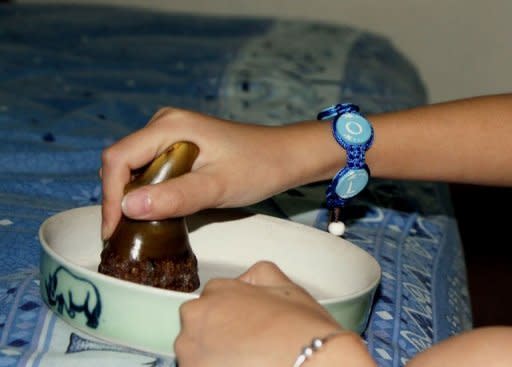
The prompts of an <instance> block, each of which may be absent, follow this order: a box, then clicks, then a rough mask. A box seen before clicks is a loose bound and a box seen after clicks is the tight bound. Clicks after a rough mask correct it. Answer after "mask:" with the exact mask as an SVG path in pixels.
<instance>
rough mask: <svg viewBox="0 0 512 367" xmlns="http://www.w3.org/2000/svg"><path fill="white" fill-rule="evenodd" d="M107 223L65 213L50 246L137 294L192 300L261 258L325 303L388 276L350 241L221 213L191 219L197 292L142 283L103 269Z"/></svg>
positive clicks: (54, 222)
mask: <svg viewBox="0 0 512 367" xmlns="http://www.w3.org/2000/svg"><path fill="white" fill-rule="evenodd" d="M100 221H101V208H100V207H99V206H90V207H82V208H76V209H72V210H69V211H66V212H62V213H59V214H57V215H55V216H53V217H51V218H49V219H48V220H47V221H45V223H44V224H43V225H42V226H41V231H40V237H41V243H42V246H43V249H44V250H45V251H46V252H48V253H49V254H50V255H51V256H52V257H54V258H55V259H57V261H59V262H60V263H62V264H63V265H66V266H68V267H71V268H75V269H80V270H81V271H82V272H85V274H86V275H87V276H88V277H91V278H92V279H94V278H97V277H100V278H109V281H111V282H114V284H115V285H116V286H118V287H129V288H130V290H131V291H132V292H133V291H134V290H135V292H139V293H144V292H162V293H164V294H166V295H168V296H169V297H179V298H184V299H187V298H190V297H194V296H197V294H199V292H200V291H201V289H202V286H203V285H204V284H205V283H206V282H207V281H208V280H209V279H211V278H213V277H236V276H238V275H240V274H241V273H242V272H244V271H245V270H246V269H247V268H248V267H250V266H251V265H252V264H254V263H255V262H257V261H259V260H269V261H273V262H275V263H276V264H277V265H278V266H279V267H280V268H281V269H282V270H283V271H284V272H285V273H286V274H287V275H288V276H289V277H290V278H291V279H292V280H294V281H295V282H297V283H298V284H300V285H301V286H303V287H304V288H305V289H306V290H308V291H309V292H310V293H311V294H312V295H313V296H314V297H315V298H316V299H317V300H318V301H319V302H320V303H323V304H328V303H332V302H340V301H344V300H349V299H351V298H354V297H357V296H359V295H361V294H364V293H367V292H370V291H371V290H372V289H374V288H375V287H376V285H377V284H378V282H379V280H380V267H379V265H378V263H377V262H376V261H375V259H374V258H373V257H371V256H370V255H369V254H368V253H366V252H365V251H363V250H361V249H360V248H359V247H357V246H355V245H353V244H351V243H349V242H348V241H346V240H344V239H342V238H339V237H335V236H333V235H331V234H329V233H326V232H323V231H320V230H318V229H315V228H311V227H308V226H305V225H302V224H297V223H293V222H291V221H287V220H282V219H278V218H274V217H269V216H265V215H259V214H247V213H241V212H238V211H231V210H217V211H208V212H204V213H200V214H197V215H194V216H191V217H189V218H187V223H188V227H189V237H190V243H191V245H192V248H193V250H194V253H195V254H196V256H197V258H198V263H199V277H200V280H201V287H200V288H199V289H198V290H197V291H195V292H194V293H193V294H186V293H181V292H172V291H167V290H160V289H156V288H152V287H148V286H143V285H135V284H132V283H128V282H126V281H121V280H118V279H114V278H110V277H106V276H104V275H103V274H99V273H98V272H97V268H98V265H99V262H100V252H101V250H102V241H101V238H100ZM135 296H136V294H135V293H134V297H135Z"/></svg>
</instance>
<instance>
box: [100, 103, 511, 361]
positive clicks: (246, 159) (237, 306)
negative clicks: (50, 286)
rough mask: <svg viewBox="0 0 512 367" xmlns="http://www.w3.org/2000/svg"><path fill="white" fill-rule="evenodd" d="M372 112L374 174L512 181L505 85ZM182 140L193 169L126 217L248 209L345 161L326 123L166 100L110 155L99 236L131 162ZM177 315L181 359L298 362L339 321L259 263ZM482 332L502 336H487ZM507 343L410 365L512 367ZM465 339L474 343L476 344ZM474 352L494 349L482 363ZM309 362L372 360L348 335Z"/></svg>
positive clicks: (507, 334)
mask: <svg viewBox="0 0 512 367" xmlns="http://www.w3.org/2000/svg"><path fill="white" fill-rule="evenodd" d="M367 118H368V119H369V120H370V121H371V122H372V124H373V127H374V129H375V142H374V145H373V147H372V148H371V149H370V150H369V151H368V153H367V162H368V165H369V166H370V168H371V171H372V175H373V176H374V177H381V178H393V179H411V180H432V181H446V182H461V183H474V184H484V185H500V186H510V185H512V164H510V162H511V161H512V144H510V141H511V140H510V137H511V136H512V123H511V122H512V95H510V94H509V95H496V96H483V97H476V98H471V99H465V100H459V101H453V102H446V103H441V104H436V105H429V106H423V107H417V108H413V109H409V110H404V111H399V112H390V113H383V114H378V115H371V116H367ZM181 140H187V141H191V142H193V143H195V144H196V145H198V147H199V149H200V154H199V157H198V159H197V160H196V162H195V163H194V166H193V167H192V172H190V173H189V174H186V175H183V176H181V177H178V178H176V179H173V180H169V181H167V182H165V183H162V184H158V185H151V186H150V187H144V188H141V189H139V190H137V191H134V192H131V193H130V195H131V197H127V198H125V200H124V205H123V211H124V213H125V214H126V215H128V216H131V217H133V218H135V219H160V218H165V217H172V216H183V215H188V214H192V213H194V212H196V211H199V210H201V209H206V208H215V207H218V208H226V207H237V206H244V205H248V204H252V203H255V202H258V201H260V200H263V199H265V198H267V197H270V196H272V195H274V194H277V193H279V192H282V191H284V190H286V189H289V188H292V187H296V186H299V185H302V184H306V183H310V182H315V181H320V180H327V179H330V178H331V177H332V176H333V175H334V174H335V173H336V172H337V171H338V170H339V169H340V168H341V167H343V165H344V164H345V152H343V150H342V148H340V147H339V145H338V144H337V143H336V142H335V140H334V138H333V137H332V132H331V126H330V124H329V123H326V122H318V121H307V122H300V123H294V124H290V125H286V126H282V127H265V126H259V125H254V124H240V123H236V122H230V121H226V120H220V119H216V118H214V117H211V116H206V115H203V114H199V113H195V112H191V111H184V110H179V109H172V108H168V109H163V110H160V111H159V112H158V113H157V114H156V115H155V116H154V117H153V118H152V119H151V121H150V122H149V123H148V125H147V126H146V127H145V128H143V129H141V130H139V131H136V132H135V133H133V134H131V135H129V136H127V137H125V138H123V139H121V140H120V141H119V142H117V143H116V144H114V145H113V146H111V147H110V148H108V149H106V150H105V151H104V153H103V157H102V159H103V165H102V182H103V203H102V204H103V205H102V234H103V236H104V238H107V237H108V236H109V235H110V234H111V233H112V230H113V229H114V228H115V226H116V224H117V222H118V220H119V218H120V216H121V208H122V205H121V203H122V200H123V189H124V186H125V185H126V183H128V182H129V181H130V179H131V173H132V171H133V170H135V169H138V168H140V167H143V166H144V165H145V164H147V163H148V162H150V161H151V160H152V159H154V158H155V157H156V156H157V155H159V154H160V153H161V152H163V151H164V150H165V149H166V148H167V147H168V146H170V145H171V144H173V143H175V142H177V141H181ZM255 273H258V274H259V273H263V274H266V275H261V274H260V275H257V276H256V275H254V274H255ZM276 274H277V275H276ZM268 277H271V279H272V280H269V279H268ZM272 277H274V278H272ZM180 315H181V322H182V331H181V333H180V335H179V337H178V339H177V340H176V345H175V348H176V352H177V355H178V358H179V361H180V366H183V367H188V366H212V367H213V366H223V367H225V366H231V365H233V366H235V365H236V366H239V365H244V366H251V365H254V366H261V365H265V366H274V365H275V366H286V365H293V362H294V358H296V357H297V355H298V353H299V352H300V348H301V347H302V346H304V345H305V344H306V343H309V341H310V340H311V339H312V338H313V337H322V336H324V335H327V334H328V333H330V332H332V331H333V330H339V329H340V328H341V326H340V325H337V324H336V322H335V321H334V320H332V319H331V318H330V317H329V315H326V313H325V310H323V308H322V307H321V306H320V305H318V303H316V302H315V301H314V299H312V297H311V296H310V295H308V294H307V293H306V292H304V291H303V290H302V289H301V288H300V287H298V286H297V285H295V284H294V283H293V282H291V281H290V280H289V279H287V278H286V276H285V275H284V274H282V272H280V271H279V270H278V269H275V268H273V265H271V264H267V263H265V264H263V265H261V264H260V265H258V264H257V266H256V268H255V269H251V270H250V271H249V272H248V273H246V274H245V275H242V276H241V278H240V279H219V280H215V281H213V282H211V283H209V284H208V285H207V286H206V288H205V290H204V292H203V293H202V294H201V296H200V297H199V298H198V299H197V300H193V301H190V302H187V303H185V304H184V305H183V307H182V309H181V312H180ZM479 340H480V341H482V340H483V341H484V342H485V341H486V340H487V341H493V340H495V342H492V343H491V342H485V343H484V345H480V344H479V343H478V341H479ZM511 341H512V331H511V329H510V328H502V329H501V328H496V329H484V330H476V331H472V332H469V333H467V334H463V335H461V336H457V337H454V338H451V339H450V340H448V341H446V342H442V343H440V344H439V345H437V346H435V347H433V348H431V349H429V350H427V351H425V352H422V353H420V354H419V355H418V356H417V357H416V358H414V359H413V360H411V362H410V365H411V366H413V367H430V366H457V365H464V366H471V367H472V366H493V367H494V366H496V367H498V366H499V367H501V366H509V365H511V363H512V362H511V361H512V355H510V352H508V350H509V349H510V348H508V345H510V343H511ZM500 343H501V344H500ZM503 343H506V344H503ZM504 345H507V347H505V346H504ZM477 347H478V348H483V349H478V348H477ZM466 348H473V350H472V353H466ZM486 348H487V349H486ZM479 351H481V352H482V353H483V352H486V354H487V351H492V353H491V352H489V354H488V355H489V359H487V360H485V361H484V360H483V359H482V357H481V356H480V354H479ZM493 353H494V354H493ZM205 356H208V359H206V357H205ZM240 358H241V359H240ZM252 361H254V364H250V363H253V362H252ZM306 363H307V364H304V366H305V367H306V366H310V367H314V366H332V365H343V366H361V367H365V366H375V364H374V362H373V361H372V360H371V358H370V356H369V354H368V352H367V350H366V349H365V346H364V345H363V344H362V342H361V339H360V338H359V337H358V336H357V335H354V334H353V333H346V334H342V335H340V336H338V337H336V338H334V339H332V340H331V341H329V342H328V344H326V345H325V347H324V348H322V350H321V351H319V352H318V353H317V355H315V356H314V357H313V358H311V359H310V360H308V361H307V362H306ZM493 363H494V364H493ZM500 363H501V364H500Z"/></svg>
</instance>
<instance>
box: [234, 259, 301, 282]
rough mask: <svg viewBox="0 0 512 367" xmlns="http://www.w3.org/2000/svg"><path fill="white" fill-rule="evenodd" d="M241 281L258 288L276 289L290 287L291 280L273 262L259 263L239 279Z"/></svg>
mask: <svg viewBox="0 0 512 367" xmlns="http://www.w3.org/2000/svg"><path fill="white" fill-rule="evenodd" d="M238 279H239V280H241V281H243V282H246V283H249V284H252V285H257V286H267V287H276V286H282V285H289V284H290V283H292V281H291V280H290V278H288V277H287V276H286V274H285V273H283V271H282V270H281V269H280V268H279V267H278V266H277V265H276V264H274V263H273V262H270V261H259V262H257V263H255V264H254V265H253V266H251V267H250V268H249V269H248V270H247V271H246V272H245V273H243V274H242V275H240V276H239V277H238Z"/></svg>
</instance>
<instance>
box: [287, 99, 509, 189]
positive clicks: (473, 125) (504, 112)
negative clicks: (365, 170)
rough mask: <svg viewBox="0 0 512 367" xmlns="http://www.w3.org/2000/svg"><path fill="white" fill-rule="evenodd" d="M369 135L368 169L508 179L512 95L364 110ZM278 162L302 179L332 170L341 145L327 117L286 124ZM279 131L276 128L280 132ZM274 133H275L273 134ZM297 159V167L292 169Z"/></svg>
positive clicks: (339, 161) (414, 176) (401, 175)
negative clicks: (284, 155)
mask: <svg viewBox="0 0 512 367" xmlns="http://www.w3.org/2000/svg"><path fill="white" fill-rule="evenodd" d="M367 118H368V119H369V120H370V121H371V122H372V124H373V127H374V130H375V142H374V144H373V146H372V147H371V149H370V150H369V151H368V152H367V162H368V165H369V167H370V169H371V172H372V175H373V176H374V177H381V178H392V179H410V180H429V181H445V182H459V183H474V184H484V185H500V186H507V185H512V164H510V162H511V160H512V139H511V138H512V95H500V96H489V97H478V98H473V99H466V100H460V101H454V102H448V103H442V104H435V105H429V106H424V107H418V108H413V109H409V110H404V111H400V112H391V113H384V114H377V115H371V116H367ZM285 131H286V135H287V136H288V137H290V140H289V144H287V148H286V149H287V152H288V153H289V156H290V157H294V158H289V159H288V160H289V161H290V165H291V164H292V163H291V162H296V163H295V165H296V166H295V167H293V166H291V167H285V169H287V170H289V172H288V174H290V175H291V176H292V177H294V178H295V182H293V183H295V184H304V183H308V182H314V181H318V180H324V179H328V178H330V177H332V176H333V175H334V174H335V173H336V171H337V170H339V169H340V168H341V167H342V166H343V165H344V164H345V152H343V150H342V148H341V147H340V146H339V145H338V144H337V143H336V141H335V140H334V139H333V137H332V133H331V126H330V123H326V122H307V123H300V124H296V125H295V126H288V127H286V128H284V129H283V131H282V134H284V133H285ZM282 134H281V135H282ZM278 139H282V138H280V137H278ZM298 167H300V168H301V169H302V173H301V174H298V173H297V172H296V170H297V169H298Z"/></svg>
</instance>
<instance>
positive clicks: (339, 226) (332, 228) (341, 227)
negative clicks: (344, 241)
mask: <svg viewBox="0 0 512 367" xmlns="http://www.w3.org/2000/svg"><path fill="white" fill-rule="evenodd" d="M327 230H328V231H329V232H330V233H332V234H333V235H335V236H341V235H343V233H345V223H343V222H331V223H329V226H328V227H327Z"/></svg>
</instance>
